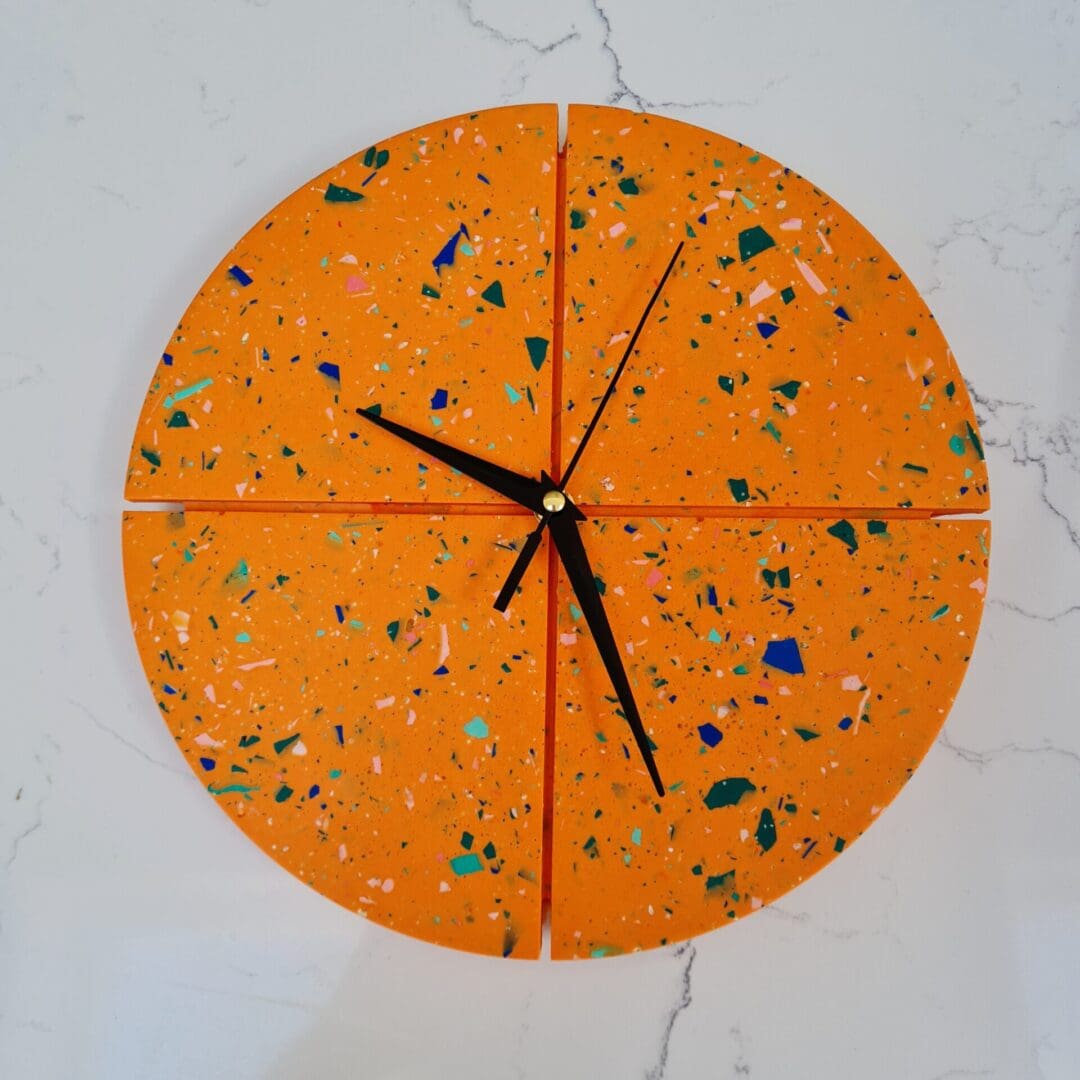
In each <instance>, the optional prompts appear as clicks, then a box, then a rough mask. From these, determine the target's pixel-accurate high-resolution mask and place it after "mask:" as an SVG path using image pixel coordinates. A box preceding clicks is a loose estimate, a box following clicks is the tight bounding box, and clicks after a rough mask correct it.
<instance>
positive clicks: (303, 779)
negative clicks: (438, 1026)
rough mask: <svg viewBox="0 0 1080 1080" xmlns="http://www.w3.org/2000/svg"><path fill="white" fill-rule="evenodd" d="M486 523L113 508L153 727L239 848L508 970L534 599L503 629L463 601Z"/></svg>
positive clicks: (515, 948) (529, 924) (528, 782)
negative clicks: (120, 515) (232, 828)
mask: <svg viewBox="0 0 1080 1080" xmlns="http://www.w3.org/2000/svg"><path fill="white" fill-rule="evenodd" d="M508 520H509V521H513V520H514V519H508ZM505 527H506V521H504V520H500V519H498V518H494V517H480V516H464V515H461V516H454V517H438V516H435V517H432V516H428V515H421V514H412V515H396V516H395V515H393V514H388V515H387V516H386V517H384V518H379V517H374V516H371V515H365V516H364V517H362V518H360V519H350V518H348V517H342V516H340V515H317V514H300V513H255V512H252V513H231V514H230V513H201V512H195V513H192V512H188V513H186V514H179V513H177V514H170V513H161V512H156V513H154V512H144V513H129V514H128V515H126V516H125V520H124V526H123V529H124V564H125V574H126V577H127V581H128V597H129V607H130V613H131V620H132V626H133V628H134V631H135V639H136V642H137V643H138V647H139V653H140V656H141V659H142V662H143V666H144V668H145V670H146V675H147V679H148V680H149V682H150V686H151V689H152V691H153V694H154V699H155V701H156V702H157V707H158V709H159V711H160V713H161V717H162V719H163V720H164V721H165V723H166V724H167V725H168V727H169V730H170V732H171V733H172V735H173V738H174V739H175V740H176V744H177V746H178V748H179V749H180V750H181V751H182V753H183V754H184V756H185V757H186V759H187V761H188V764H189V765H190V766H191V768H192V770H193V771H194V772H195V774H196V775H197V776H198V777H199V779H200V781H201V782H202V783H203V785H204V786H205V787H206V790H207V791H208V793H209V794H210V796H212V797H213V798H214V799H215V800H216V801H217V802H218V805H219V806H220V807H221V808H222V809H223V810H224V811H225V812H226V813H227V814H228V815H229V817H231V818H232V820H233V821H234V822H235V823H236V824H237V825H238V826H239V827H240V828H241V829H242V830H243V831H244V832H245V833H246V834H247V836H248V837H249V838H250V839H252V840H253V841H254V842H255V843H256V844H258V846H259V847H260V848H262V849H263V850H264V851H265V852H266V853H267V854H269V855H270V856H271V857H272V858H273V859H275V860H276V861H277V862H278V863H280V864H281V865H282V866H284V867H285V868H286V869H287V870H289V871H290V872H291V873H293V874H295V875H296V876H297V877H298V878H299V879H300V880H301V881H304V882H305V883H307V884H308V885H311V886H312V887H313V888H315V889H317V890H318V891H319V892H321V893H323V894H324V895H325V896H328V897H330V898H331V899H333V900H336V901H337V902H338V903H340V904H343V905H344V906H345V907H347V908H349V909H350V910H352V911H355V912H358V913H359V914H361V915H365V916H367V917H368V918H370V919H371V920H372V921H374V922H378V923H381V924H382V925H384V926H389V927H392V928H394V929H396V930H400V931H403V932H405V933H408V934H411V935H412V936H414V937H419V938H423V939H425V940H428V941H434V942H438V943H440V944H443V945H450V946H453V947H456V948H462V949H468V950H469V951H472V952H479V953H488V954H492V955H495V956H526V957H528V956H536V955H538V953H539V948H540V922H541V887H542V882H541V858H542V843H543V825H542V818H543V797H544V760H543V755H544V708H545V706H544V690H545V671H546V660H545V648H546V640H545V604H544V591H543V589H542V588H540V589H532V590H529V591H528V592H527V593H525V594H523V595H522V596H521V597H519V602H518V604H517V605H515V611H514V612H513V613H512V614H511V615H510V616H508V617H504V616H502V615H498V614H496V613H495V612H494V611H492V610H491V606H490V603H489V602H484V601H483V600H480V599H479V597H481V596H482V597H484V598H485V600H486V598H487V596H488V594H489V593H490V591H491V588H490V583H491V582H492V581H493V580H495V578H496V576H497V574H498V573H499V572H500V569H501V566H502V563H503V561H504V560H503V559H502V558H501V557H500V556H501V551H502V549H503V548H504V547H505V545H506V543H507V537H506V534H505V531H504V530H505ZM389 582H393V585H392V587H386V585H385V583H389Z"/></svg>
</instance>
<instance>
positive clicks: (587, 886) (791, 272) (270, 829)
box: [123, 105, 989, 958]
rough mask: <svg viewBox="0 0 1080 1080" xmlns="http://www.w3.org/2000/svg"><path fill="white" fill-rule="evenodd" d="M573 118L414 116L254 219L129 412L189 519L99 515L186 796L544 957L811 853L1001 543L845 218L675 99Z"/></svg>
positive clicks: (477, 943)
mask: <svg viewBox="0 0 1080 1080" xmlns="http://www.w3.org/2000/svg"><path fill="white" fill-rule="evenodd" d="M557 132H558V115H557V110H556V108H555V106H548V105H543V106H521V107H513V108H504V109H495V110H491V111H488V112H481V113H474V114H470V115H467V116H462V117H458V118H455V119H451V120H447V121H441V122H439V123H435V124H431V125H428V126H426V127H423V128H418V129H416V130H414V131H410V132H408V133H406V134H403V135H399V136H397V137H395V138H393V139H388V140H387V141H385V142H380V143H378V144H377V145H376V146H372V147H369V148H367V149H366V150H363V151H361V152H360V153H358V154H356V155H354V156H353V157H350V158H348V159H347V160H346V161H344V162H342V163H341V164H340V165H337V166H335V167H334V168H332V169H330V170H329V171H328V172H326V173H324V174H323V175H322V176H319V177H317V178H316V179H315V180H313V181H312V182H311V183H309V184H306V185H305V186H304V187H302V188H301V189H300V190H299V191H297V192H296V193H295V194H293V195H292V196H290V197H289V198H288V199H286V200H285V201H284V202H283V203H282V204H281V205H280V206H278V207H277V208H276V209H275V210H273V211H272V212H271V213H270V214H268V215H267V216H266V217H265V218H264V219H263V220H262V221H260V222H259V223H258V224H257V225H256V226H255V227H254V228H253V229H252V230H251V231H250V232H249V233H248V234H247V235H246V236H245V237H244V238H243V239H242V240H241V241H240V242H239V244H237V246H236V247H234V248H233V249H232V250H231V251H230V252H229V253H228V255H227V256H226V257H225V259H224V260H223V261H222V262H221V264H220V265H219V266H218V268H217V269H216V270H215V271H214V272H213V273H212V274H211V275H210V277H209V278H208V280H207V281H206V284H205V285H204V286H203V288H202V290H201V291H200V292H199V294H198V296H197V297H196V298H195V300H194V301H193V302H192V304H191V306H190V307H189V308H188V310H187V312H186V313H185V314H184V316H183V318H182V320H181V322H180V324H179V326H178V327H177V329H176V332H175V334H174V335H173V337H172V339H171V341H170V343H169V345H168V347H167V349H166V351H165V353H164V355H163V356H162V358H161V361H160V364H159V365H158V368H157V370H156V372H155V373H154V377H153V380H152V382H151V385H150V390H149V392H148V394H147V397H146V402H145V405H144V407H143V410H142V413H141V415H140V417H139V422H138V427H137V430H136V434H135V439H134V444H133V447H132V453H131V460H130V466H129V469H128V479H127V489H126V495H127V498H128V499H129V500H131V501H133V502H140V501H143V502H156V503H161V502H171V503H179V504H181V505H182V506H183V511H182V512H171V513H170V512H162V511H155V510H146V511H142V510H132V511H130V512H128V513H127V514H125V517H124V523H123V541H124V558H125V571H126V577H127V587H128V600H129V605H130V611H131V618H132V624H133V628H134V632H135V638H136V641H137V644H138V648H139V652H140V654H141V657H142V661H143V664H144V667H145V669H146V673H147V677H148V679H149V681H150V684H151V687H152V689H153V693H154V696H155V700H156V702H157V706H158V708H159V710H160V712H161V715H162V717H163V718H164V720H165V722H166V723H167V724H168V726H169V729H170V731H171V732H172V734H173V736H174V738H175V739H176V742H177V745H178V746H179V747H180V749H181V750H182V752H183V753H184V754H185V756H186V757H187V759H188V761H189V763H190V765H191V767H192V769H193V770H194V771H195V773H196V774H197V776H198V777H199V779H200V781H201V783H202V784H203V785H204V786H205V788H206V790H207V791H208V793H209V796H210V797H212V798H213V799H215V800H216V801H217V802H218V804H219V805H220V806H221V808H222V809H223V810H224V811H225V812H226V813H227V814H228V815H229V816H230V817H231V818H232V819H233V821H234V822H236V824H237V825H239V826H240V828H241V829H243V831H244V832H245V833H246V834H247V835H248V836H249V837H250V838H251V839H252V840H254V841H255V843H257V844H258V845H259V846H260V847H261V848H263V849H264V850H265V851H266V852H267V853H268V854H270V855H271V856H272V857H273V858H274V859H275V860H277V861H278V862H279V863H280V864H281V865H282V866H284V867H286V868H287V869H288V870H290V871H291V872H292V873H293V874H295V875H296V876H297V877H298V878H300V879H301V880H302V881H304V882H306V883H308V884H309V885H311V886H312V887H313V888H315V889H317V890H318V891H319V892H321V893H323V894H324V895H326V896H328V897H330V898H332V899H334V900H336V901H338V902H339V903H341V904H343V905H345V906H346V907H348V908H350V909H351V910H353V911H356V912H359V913H361V914H363V915H366V916H367V917H368V918H370V919H372V920H374V921H376V922H379V923H381V924H383V925H385V926H388V927H392V928H394V929H396V930H400V931H403V932H405V933H408V934H412V935H414V936H416V937H420V938H423V939H426V940H429V941H432V942H437V943H439V944H443V945H449V946H454V947H456V948H461V949H467V950H470V951H473V952H478V953H488V954H493V955H497V956H513V957H535V956H537V955H538V954H539V952H540V947H541V927H542V924H543V921H544V918H545V913H546V912H548V911H549V912H550V927H551V930H550V934H551V953H552V955H553V956H554V957H558V958H564V957H589V956H594V957H595V956H607V955H611V954H615V953H621V952H626V951H630V950H634V949H642V948H652V947H655V946H658V945H662V944H665V943H668V942H672V941H677V940H680V939H683V938H686V937H689V936H691V935H695V934H699V933H702V932H704V931H707V930H710V929H713V928H715V927H718V926H722V925H725V924H726V923H728V922H729V921H731V920H732V919H735V918H737V917H739V916H741V915H744V914H747V913H749V912H751V911H753V910H755V909H756V908H758V907H760V906H761V905H762V904H766V903H768V902H769V901H771V900H773V899H774V898H776V897H778V896H779V895H781V894H782V893H784V892H786V891H787V890H789V889H791V888H792V887H793V886H795V885H797V884H798V883H799V882H801V881H802V880H804V879H805V878H807V877H808V876H809V875H811V874H813V873H815V872H816V871H818V870H820V869H821V868H822V867H824V866H825V865H826V864H828V863H829V862H831V861H832V860H833V859H834V858H835V857H836V855H837V854H838V853H839V852H841V851H843V850H845V849H846V847H847V846H849V845H850V844H851V842H852V841H853V840H854V839H856V838H857V837H858V836H859V835H861V833H862V832H863V831H864V830H865V829H866V828H867V826H868V825H869V824H870V823H871V822H872V821H873V820H874V818H875V816H876V815H877V814H878V813H879V811H880V810H881V809H882V808H883V807H884V806H885V805H886V804H887V803H888V802H889V801H890V800H891V799H892V798H893V797H894V796H895V795H896V794H897V792H898V791H899V789H900V788H901V787H902V786H903V784H904V782H905V781H906V780H907V779H908V778H909V777H910V776H911V774H912V772H913V770H914V769H915V767H916V766H917V765H918V763H919V761H920V759H921V758H922V756H923V755H924V754H925V752H926V751H927V749H928V747H929V746H930V744H931V742H932V741H933V739H934V737H935V735H936V733H937V731H938V729H939V728H940V726H941V724H942V722H943V721H944V718H945V715H946V712H947V710H948V708H949V706H950V704H951V702H952V700H953V697H954V695H955V694H956V691H957V689H958V687H959V684H960V681H961V679H962V677H963V673H964V670H965V667H966V664H967V661H968V660H969V658H970V656H971V651H972V646H973V644H974V638H975V633H976V629H977V626H978V621H979V615H980V612H981V606H982V599H983V592H984V588H985V580H986V568H987V557H988V532H989V527H988V525H987V524H986V522H985V521H984V520H982V519H980V518H978V517H976V516H973V515H976V514H977V513H978V512H980V511H983V510H985V509H986V508H987V505H988V495H987V482H986V472H985V466H984V462H983V452H982V446H981V443H980V440H979V436H978V432H977V427H976V422H975V418H974V415H973V413H972V409H971V405H970V402H969V400H968V396H967V393H966V391H965V388H964V383H963V380H962V378H961V376H960V373H959V371H958V369H957V367H956V365H955V363H954V361H953V358H952V356H951V354H950V352H949V350H948V348H947V346H946V344H945V341H944V339H943V338H942V335H941V333H940V331H939V330H938V328H937V325H936V323H935V322H934V319H933V316H932V315H931V314H930V312H929V311H928V310H927V308H926V306H925V305H924V303H923V302H922V301H921V300H920V298H919V296H918V295H917V293H916V291H915V289H914V288H913V287H912V285H911V283H910V282H909V281H908V279H907V277H906V276H905V275H904V274H903V272H902V271H901V270H900V269H899V267H898V266H897V264H896V263H895V262H894V261H893V260H892V259H891V258H890V257H889V255H888V254H887V253H886V251H885V250H884V249H883V248H882V247H881V245H880V244H878V243H877V242H876V241H875V240H874V239H873V237H871V236H870V235H869V233H868V232H867V231H866V230H865V229H864V228H863V227H862V226H861V225H859V223H858V222H856V221H855V220H854V219H853V218H852V217H851V216H850V215H849V214H848V213H846V212H845V211H844V210H842V209H841V208H840V207H839V206H837V205H836V203H834V202H833V201H832V200H831V199H830V198H829V197H828V196H827V195H825V194H824V193H823V192H822V191H821V190H819V189H818V188H816V187H815V186H814V185H813V184H811V183H809V182H808V181H806V180H804V179H802V178H801V177H799V176H798V175H796V174H795V173H793V172H791V171H790V170H788V169H786V168H784V167H783V166H782V165H779V164H777V163H776V162H775V161H772V160H770V159H768V158H766V157H764V156H763V155H761V154H758V153H756V152H754V151H753V150H750V149H749V148H747V147H745V146H743V145H741V144H739V143H735V142H732V141H730V140H728V139H725V138H722V137H720V136H717V135H714V134H712V133H710V132H707V131H703V130H701V129H699V128H696V127H691V126H689V125H686V124H682V123H678V122H676V121H673V120H668V119H663V118H660V117H655V116H648V115H641V114H635V113H629V112H625V111H622V110H619V109H613V108H601V107H593V106H572V107H571V108H570V112H569V121H568V139H567V144H566V148H565V151H563V152H560V151H559V148H558V134H557ZM631 346H632V347H631ZM552 478H554V479H552ZM955 514H964V515H968V516H965V517H963V518H956V519H954V520H941V518H942V516H943V515H955ZM935 519H938V520H935ZM534 554H535V558H533V555H534ZM512 571H513V576H511V580H510V583H509V584H508V585H505V584H504V583H505V582H506V579H507V577H508V575H511V574H512ZM496 604H498V606H499V608H504V609H505V610H497V609H496Z"/></svg>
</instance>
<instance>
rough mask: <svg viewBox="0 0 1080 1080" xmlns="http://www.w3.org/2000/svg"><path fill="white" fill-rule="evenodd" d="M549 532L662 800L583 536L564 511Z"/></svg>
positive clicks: (554, 517) (555, 517)
mask: <svg viewBox="0 0 1080 1080" xmlns="http://www.w3.org/2000/svg"><path fill="white" fill-rule="evenodd" d="M548 528H549V529H550V530H551V538H552V540H554V541H555V548H556V550H557V551H558V553H559V558H560V559H562V564H563V566H564V568H565V569H566V576H567V577H568V578H569V579H570V584H571V585H572V586H573V588H574V593H575V594H576V595H577V599H578V603H579V604H580V605H581V610H582V613H583V614H584V616H585V621H586V623H588V625H589V630H590V632H591V633H592V636H593V640H594V641H595V642H596V648H597V650H598V651H599V653H600V659H601V660H603V662H604V667H605V668H607V673H608V678H609V679H611V685H612V686H613V687H614V688H615V694H616V696H617V697H618V699H619V704H620V705H621V706H622V711H623V712H624V713H625V714H626V719H627V722H628V723H629V724H630V730H631V731H632V732H633V733H634V741H635V742H636V743H637V747H638V750H639V751H640V752H641V756H642V758H643V759H644V761H645V768H646V769H648V770H649V776H651V777H652V782H653V785H654V787H655V788H656V793H657V795H661V796H662V795H663V794H664V785H663V782H662V781H661V780H660V771H659V769H657V767H656V762H655V761H654V760H653V754H652V748H651V747H650V746H649V737H648V735H646V734H645V725H644V724H643V723H642V722H641V714H640V713H639V712H638V709H637V705H636V703H635V702H634V695H633V694H632V693H631V691H630V680H629V679H628V678H627V677H626V669H625V668H624V667H623V662H622V657H621V656H620V655H619V649H618V646H617V645H616V644H615V636H614V634H612V632H611V624H610V623H609V622H608V617H607V612H606V611H605V610H604V602H603V601H602V600H601V599H600V590H599V589H598V588H597V587H596V578H595V576H594V575H593V572H592V567H591V566H590V565H589V556H588V555H587V554H586V553H585V544H584V543H583V542H582V539H581V533H580V532H578V526H577V522H576V521H575V520H574V518H573V517H572V516H571V515H569V514H567V513H566V512H565V511H564V512H561V513H556V514H554V515H552V517H551V519H550V521H549V523H548Z"/></svg>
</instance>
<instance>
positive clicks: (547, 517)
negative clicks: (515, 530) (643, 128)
mask: <svg viewBox="0 0 1080 1080" xmlns="http://www.w3.org/2000/svg"><path fill="white" fill-rule="evenodd" d="M685 243H686V241H685V240H680V241H679V243H678V246H677V247H676V248H675V253H674V254H673V255H672V256H671V261H670V262H669V263H668V264H667V269H666V270H665V271H664V273H663V276H662V277H661V278H660V281H659V283H658V284H657V286H656V288H655V289H654V290H653V294H652V296H650V297H649V302H648V303H647V304H646V305H645V310H644V311H643V312H642V313H641V318H640V319H638V323H637V326H635V327H634V332H633V334H631V335H630V341H629V343H628V344H627V346H626V349H625V350H624V351H623V355H622V359H621V360H620V361H619V363H618V366H617V367H616V368H615V371H614V373H613V374H612V376H611V378H610V380H608V384H607V388H606V389H605V390H604V394H603V396H602V397H601V398H600V404H599V405H598V406H597V407H596V412H595V413H593V418H592V420H590V421H589V426H588V427H587V428H586V429H585V434H584V435H583V436H582V438H581V442H579V443H578V445H577V449H576V450H575V451H574V454H573V457H571V459H570V464H569V465H568V466H567V467H566V472H565V473H563V475H562V479H561V480H560V481H559V484H558V489H559V490H560V491H563V490H565V488H566V485H567V483H568V482H569V480H570V477H571V475H572V474H573V472H574V469H576V468H577V464H578V462H579V461H580V460H581V455H582V454H583V453H584V451H585V447H586V445H587V444H588V442H589V439H590V438H592V433H593V432H594V431H595V430H596V427H597V425H598V424H599V423H600V417H601V416H602V415H603V413H604V409H606V408H607V403H608V402H609V401H610V400H611V398H612V395H613V394H614V393H615V386H616V384H617V383H618V381H619V376H620V375H622V373H623V370H624V369H625V367H626V365H627V362H628V361H629V359H630V354H631V353H632V352H633V351H634V346H635V345H636V344H637V340H638V338H639V337H640V336H641V331H642V330H643V329H644V328H645V323H646V322H648V320H649V315H650V314H651V313H652V309H653V307H654V306H655V304H656V301H657V300H658V299H659V297H660V293H661V292H663V290H664V285H665V284H666V283H667V279H668V278H669V277H670V276H671V271H672V270H674V269H675V263H676V262H677V261H678V258H679V255H680V254H681V253H682V249H683V247H684V245H685ZM550 523H551V513H550V512H547V511H545V512H544V514H543V515H542V516H541V518H540V521H539V522H538V523H537V526H536V528H535V529H534V530H533V531H532V532H531V533H530V534H529V536H528V539H527V540H526V541H525V544H524V545H523V546H522V549H521V551H520V552H519V553H518V557H517V559H516V560H515V562H514V565H513V566H512V567H511V568H510V573H509V574H508V575H507V578H506V581H504V582H503V587H502V588H501V589H500V590H499V595H498V596H497V597H496V598H495V610H496V611H506V609H507V608H508V607H509V606H510V600H511V599H512V598H513V595H514V593H515V592H517V587H518V585H520V584H521V579H522V578H523V577H524V576H525V571H526V570H528V568H529V564H530V563H531V562H532V560H533V556H534V555H535V554H536V552H537V550H538V549H539V547H540V540H541V538H542V537H543V535H544V530H545V529H546V528H547V527H548V525H549V524H550Z"/></svg>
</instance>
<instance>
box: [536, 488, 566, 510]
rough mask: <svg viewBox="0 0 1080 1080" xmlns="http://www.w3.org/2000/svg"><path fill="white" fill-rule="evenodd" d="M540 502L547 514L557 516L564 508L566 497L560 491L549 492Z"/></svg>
mask: <svg viewBox="0 0 1080 1080" xmlns="http://www.w3.org/2000/svg"><path fill="white" fill-rule="evenodd" d="M540 501H541V502H542V503H543V504H544V509H545V510H546V511H547V512H548V513H549V514H557V513H558V512H559V511H560V510H562V509H563V508H564V507H565V506H566V496H565V495H564V494H563V493H562V492H561V491H549V492H547V494H546V495H545V496H544V497H543V498H542V499H541V500H540Z"/></svg>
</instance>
